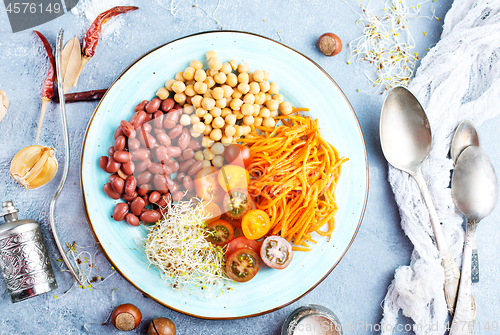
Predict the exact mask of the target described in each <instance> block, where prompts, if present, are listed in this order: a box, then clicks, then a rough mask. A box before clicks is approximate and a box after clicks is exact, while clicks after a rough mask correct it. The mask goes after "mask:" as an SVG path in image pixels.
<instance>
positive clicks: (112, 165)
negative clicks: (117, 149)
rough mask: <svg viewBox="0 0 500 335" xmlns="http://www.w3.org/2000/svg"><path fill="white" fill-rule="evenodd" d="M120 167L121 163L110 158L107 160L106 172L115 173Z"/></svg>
mask: <svg viewBox="0 0 500 335" xmlns="http://www.w3.org/2000/svg"><path fill="white" fill-rule="evenodd" d="M120 166H121V163H119V162H117V161H115V159H114V158H113V156H110V157H109V158H108V165H106V170H107V171H108V172H109V173H116V172H117V171H118V169H119V168H120Z"/></svg>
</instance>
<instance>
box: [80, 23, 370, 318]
mask: <svg viewBox="0 0 500 335" xmlns="http://www.w3.org/2000/svg"><path fill="white" fill-rule="evenodd" d="M225 33H236V34H244V35H251V36H255V37H258V38H263V39H265V40H268V41H271V42H273V43H277V44H279V45H280V46H283V47H285V48H287V49H289V50H290V51H292V52H294V53H296V54H298V55H299V56H301V57H303V58H305V59H306V60H307V61H309V62H311V63H312V64H313V65H315V66H316V67H318V69H319V70H320V71H321V72H323V74H324V75H326V77H327V78H328V79H329V80H331V81H332V83H333V84H334V85H335V86H336V87H337V89H338V90H339V92H340V93H341V94H342V95H343V97H344V99H345V101H346V102H347V104H348V106H349V108H350V110H351V112H352V114H353V116H354V120H355V121H356V124H357V128H358V132H359V135H360V137H361V141H362V143H363V151H364V158H365V165H366V185H365V194H364V201H363V207H362V209H361V213H360V217H359V220H358V223H357V226H356V230H355V232H354V234H353V236H352V238H351V240H350V241H349V244H348V245H347V247H346V249H345V250H344V251H343V252H342V255H341V256H340V257H339V259H338V260H337V261H336V262H335V263H334V264H333V266H332V267H331V268H330V269H329V270H328V271H327V272H326V273H325V275H324V276H323V277H321V278H320V279H319V280H318V281H317V282H316V283H315V284H314V285H312V286H311V287H310V288H309V289H308V290H306V291H305V292H304V293H303V294H301V295H299V296H298V297H296V298H294V299H291V300H290V301H288V302H286V303H284V304H282V305H280V306H277V307H274V308H270V309H266V310H265V311H261V312H257V313H253V314H248V315H242V316H224V317H209V316H203V315H197V314H193V313H189V312H186V311H183V310H180V309H178V308H174V307H172V306H170V305H168V304H167V303H166V302H163V301H160V300H159V299H157V298H155V297H153V296H151V295H150V294H148V293H146V292H144V291H143V290H142V289H141V288H139V287H138V286H137V285H136V284H135V283H134V282H133V281H132V280H131V279H129V278H128V277H127V276H126V275H125V274H124V273H123V272H122V271H121V270H120V269H119V268H118V267H117V266H116V265H115V263H114V262H113V260H112V259H111V257H109V255H108V253H107V252H106V250H105V249H104V247H103V245H102V243H101V241H100V240H99V238H98V237H97V234H96V232H95V231H94V227H93V225H92V223H91V220H90V215H89V212H88V207H87V202H86V198H85V190H84V185H83V162H84V154H85V144H86V143H87V138H88V133H89V130H90V127H91V125H92V122H93V121H94V117H95V116H96V113H97V110H98V109H99V107H100V105H101V103H102V101H104V98H105V97H106V96H107V94H108V92H109V90H110V89H111V88H112V87H113V86H114V85H115V84H116V82H118V81H119V80H120V79H121V78H122V76H123V75H125V73H126V72H127V71H129V70H130V69H131V68H132V67H133V66H134V65H135V64H137V63H138V62H139V61H141V60H142V59H143V58H144V57H146V56H148V55H150V54H152V53H153V52H155V51H157V50H159V49H161V48H163V47H165V46H167V45H169V44H171V43H174V42H177V41H180V40H183V39H187V38H190V37H194V36H199V35H210V34H225ZM368 164H369V162H368V153H367V149H366V142H365V137H364V135H363V131H362V128H361V124H360V122H359V119H358V116H357V115H356V112H355V111H354V108H353V107H352V105H351V102H350V101H349V99H347V96H346V95H345V93H344V91H342V89H341V88H340V86H339V85H338V84H337V82H336V81H335V80H334V79H333V78H332V77H331V76H330V74H328V72H326V70H325V69H323V68H322V67H321V66H320V65H319V64H318V63H316V62H315V61H314V60H312V59H311V58H309V57H307V56H306V55H304V54H302V53H301V52H299V51H297V50H295V49H293V48H291V47H289V46H287V45H285V44H283V43H281V42H279V41H276V40H273V39H271V38H269V37H266V36H262V35H259V34H255V33H251V32H245V31H238V30H222V31H221V30H213V31H204V32H199V33H194V34H191V35H187V36H183V37H180V38H177V39H174V40H172V41H169V42H167V43H164V44H162V45H159V46H157V47H155V48H153V49H151V50H149V51H147V52H145V53H144V54H142V55H141V56H139V57H138V58H137V59H135V60H134V61H133V62H132V63H130V65H129V66H127V67H126V68H125V69H124V70H123V71H122V72H121V73H120V74H119V75H118V76H117V77H116V79H115V80H114V81H113V82H112V83H111V85H110V86H109V87H108V89H107V91H106V93H105V94H104V95H103V97H102V98H101V100H100V101H99V103H98V104H97V106H96V107H95V109H94V112H93V113H92V116H91V117H90V119H89V122H88V124H87V128H86V130H85V137H84V140H83V142H82V146H81V156H80V189H81V191H82V192H81V196H82V204H83V209H84V214H85V217H86V219H87V222H88V224H89V227H90V230H91V232H92V235H93V236H94V239H95V240H96V242H97V244H98V245H99V248H100V249H101V251H102V252H103V254H104V256H106V259H107V260H108V261H109V262H110V263H111V265H112V266H113V268H114V269H115V270H116V271H117V272H118V273H119V274H120V275H121V276H122V277H123V278H124V279H126V280H127V281H128V282H129V283H130V284H131V285H132V286H134V287H135V288H136V289H137V290H138V291H139V292H141V293H142V294H143V295H145V296H147V297H148V298H150V299H152V300H153V301H156V302H157V303H159V304H161V305H163V306H165V307H167V308H170V309H172V310H174V311H176V312H179V313H182V314H185V315H189V316H192V317H196V318H200V319H205V320H236V319H244V318H251V317H256V316H260V315H264V314H268V313H271V312H274V311H277V310H279V309H281V308H283V307H286V306H288V305H290V304H292V303H294V302H295V301H297V300H299V299H301V298H302V297H304V296H305V295H307V294H308V293H310V292H311V291H312V290H314V289H315V288H316V287H317V286H318V285H319V284H320V283H321V282H323V280H325V278H326V277H328V276H329V275H330V273H331V272H332V271H333V269H335V267H337V265H338V264H339V263H340V261H341V260H342V259H343V258H344V256H345V254H346V253H347V251H348V250H349V248H350V247H351V245H352V243H353V242H354V240H355V238H356V236H357V234H358V231H359V229H360V227H361V222H362V221H363V218H364V215H365V211H366V206H367V203H368V192H369V185H370V183H369V177H370V176H369V165H368Z"/></svg>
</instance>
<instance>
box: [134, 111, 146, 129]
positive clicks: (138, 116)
mask: <svg viewBox="0 0 500 335" xmlns="http://www.w3.org/2000/svg"><path fill="white" fill-rule="evenodd" d="M147 117H148V115H147V114H146V112H145V111H140V112H137V113H135V114H134V115H132V118H131V119H130V123H131V124H132V126H134V129H138V128H140V127H141V126H143V125H144V124H145V123H144V122H146V119H147Z"/></svg>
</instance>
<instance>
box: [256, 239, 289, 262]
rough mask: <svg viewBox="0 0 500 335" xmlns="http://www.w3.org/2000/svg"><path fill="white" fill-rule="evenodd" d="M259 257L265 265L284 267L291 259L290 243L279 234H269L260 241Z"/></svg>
mask: <svg viewBox="0 0 500 335" xmlns="http://www.w3.org/2000/svg"><path fill="white" fill-rule="evenodd" d="M260 258H262V261H264V263H266V265H267V266H270V267H272V268H274V269H278V270H281V269H284V268H286V267H287V266H288V264H290V262H291V261H292V258H293V250H292V245H291V244H290V242H288V241H287V240H285V239H284V238H283V237H281V236H269V237H267V238H266V239H265V240H264V242H262V247H261V248H260Z"/></svg>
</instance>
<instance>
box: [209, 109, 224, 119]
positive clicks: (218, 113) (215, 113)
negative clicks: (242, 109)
mask: <svg viewBox="0 0 500 335" xmlns="http://www.w3.org/2000/svg"><path fill="white" fill-rule="evenodd" d="M210 114H211V115H212V116H213V117H217V116H221V114H222V110H221V109H220V108H218V107H214V108H212V109H211V110H210Z"/></svg>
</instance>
